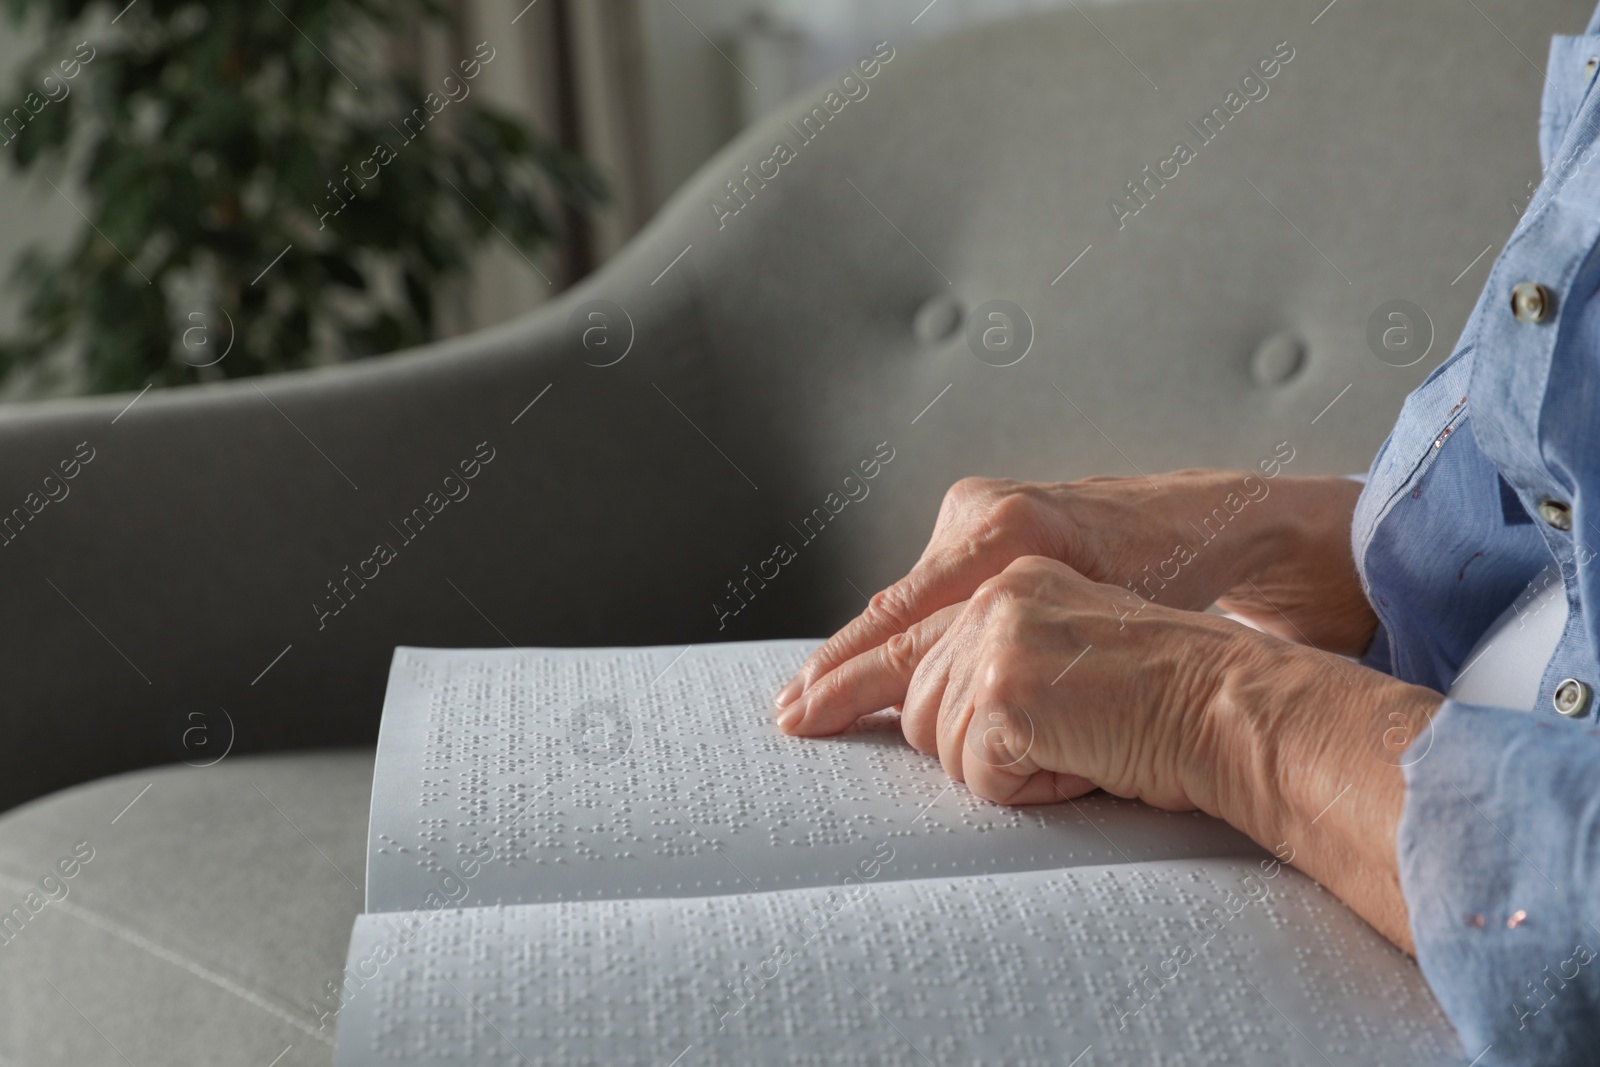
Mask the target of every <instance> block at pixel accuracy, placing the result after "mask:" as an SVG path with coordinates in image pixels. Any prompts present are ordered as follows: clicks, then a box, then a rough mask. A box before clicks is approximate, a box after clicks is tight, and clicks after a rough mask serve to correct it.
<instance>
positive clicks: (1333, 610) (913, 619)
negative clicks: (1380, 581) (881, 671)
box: [776, 470, 1377, 710]
mask: <svg viewBox="0 0 1600 1067" xmlns="http://www.w3.org/2000/svg"><path fill="white" fill-rule="evenodd" d="M1360 489H1361V487H1360V486H1359V485H1358V484H1357V483H1355V482H1352V481H1349V480H1348V479H1344V478H1282V477H1280V478H1277V479H1271V478H1268V477H1266V476H1264V475H1260V474H1254V473H1248V472H1241V471H1217V470H1194V471H1176V472H1173V473H1170V474H1162V475H1157V476H1156V477H1154V478H1143V477H1140V478H1089V479H1086V480H1084V481H1078V482H1066V483H1055V484H1034V483H1025V482H1014V481H1009V480H1004V479H986V478H966V479H963V480H962V481H960V482H957V483H956V484H955V485H954V486H953V487H951V489H950V491H949V492H948V493H946V494H945V498H944V503H943V504H942V505H941V506H940V509H939V517H938V519H937V521H936V522H935V524H934V529H933V535H932V537H931V538H930V539H929V541H928V546H927V548H926V549H924V550H923V553H922V556H921V558H919V559H918V560H917V563H916V565H915V566H914V567H912V569H911V572H910V573H909V574H907V575H906V576H905V577H904V578H902V579H900V580H899V581H898V582H895V583H894V584H893V585H891V586H889V587H888V588H887V589H884V590H883V591H882V592H880V593H878V594H877V595H876V596H874V597H873V598H872V599H871V601H870V602H869V603H868V604H867V607H866V610H864V611H863V612H862V613H861V614H860V615H859V616H858V617H857V618H855V619H854V620H852V621H851V622H850V623H849V624H848V625H846V626H845V627H844V628H843V629H842V630H840V631H839V632H838V633H837V634H835V635H834V636H833V637H832V638H830V639H829V640H828V641H827V642H826V643H825V644H823V645H822V646H821V647H820V648H818V649H817V651H816V652H814V653H813V654H812V655H811V656H810V657H809V658H808V659H807V660H806V662H805V664H804V665H803V666H802V667H801V668H800V671H799V673H798V674H796V675H795V677H794V678H793V679H792V680H791V681H790V682H789V684H788V685H786V686H784V688H783V689H782V690H781V691H780V692H779V693H778V696H777V701H776V702H777V706H778V708H779V709H780V710H781V709H784V708H786V707H787V706H788V705H789V704H791V703H792V702H793V701H794V700H795V699H796V698H797V697H798V696H799V695H800V694H801V693H802V692H803V691H804V690H805V689H806V688H807V687H809V686H810V685H812V684H813V683H815V682H817V681H818V680H820V679H822V678H824V677H825V676H827V675H828V674H829V672H831V671H833V670H835V669H836V668H838V667H839V666H840V665H841V664H843V663H846V662H847V661H849V660H851V659H852V658H854V657H856V656H859V655H861V654H862V653H864V652H867V651H869V650H872V649H875V648H882V647H883V646H884V644H885V642H887V641H889V640H890V639H891V638H892V637H894V636H895V635H897V634H903V633H905V632H906V631H907V630H908V629H909V628H910V627H911V626H913V625H915V624H916V623H919V622H921V621H923V620H925V619H927V618H929V616H931V615H933V614H934V613H935V612H937V611H939V610H941V609H943V608H946V607H949V606H950V605H953V604H958V603H960V602H962V601H964V600H966V599H967V598H968V597H970V596H971V595H972V594H973V591H974V590H976V589H977V588H978V587H979V586H980V585H981V584H982V583H983V582H985V581H987V580H988V579H990V578H993V577H995V576H996V575H998V574H1000V573H1001V572H1002V571H1003V570H1005V568H1006V567H1007V566H1008V565H1009V564H1010V563H1012V562H1013V561H1014V560H1017V559H1019V558H1020V557H1023V556H1043V557H1045V558H1047V559H1052V560H1056V561H1058V562H1062V563H1065V564H1067V565H1068V566H1070V567H1072V568H1073V569H1074V570H1076V571H1078V572H1080V573H1081V574H1083V575H1084V576H1086V577H1088V578H1091V579H1093V580H1095V581H1097V582H1105V583H1108V584H1112V585H1118V586H1123V587H1124V593H1125V594H1126V593H1127V588H1128V587H1130V586H1131V587H1132V588H1133V590H1134V591H1135V592H1137V593H1138V595H1139V596H1140V597H1143V598H1145V599H1147V600H1152V601H1155V602H1157V603H1159V604H1161V605H1164V606H1167V607H1175V608H1184V609H1190V610H1200V609H1203V608H1205V607H1207V606H1209V605H1210V604H1212V603H1213V602H1218V601H1220V602H1221V604H1222V606H1224V607H1226V608H1228V609H1229V610H1231V611H1235V612H1237V613H1239V614H1241V615H1244V616H1245V617H1247V618H1249V619H1251V621H1253V622H1255V623H1256V624H1257V625H1259V626H1261V627H1262V628H1263V629H1266V630H1268V631H1269V632H1271V633H1274V634H1276V635H1277V636H1279V637H1283V638H1285V639H1287V640H1290V641H1297V642H1303V643H1306V644H1311V645H1315V646H1317V647H1321V648H1327V649H1330V650H1332V651H1336V652H1342V653H1346V654H1358V653H1360V652H1361V651H1362V650H1363V649H1364V648H1365V647H1366V644H1367V642H1368V641H1369V640H1370V639H1371V636H1372V633H1373V630H1374V629H1375V628H1376V626H1377V618H1376V616H1374V615H1373V614H1372V609H1371V607H1370V606H1369V605H1368V604H1367V601H1366V598H1365V595H1364V594H1363V592H1362V590H1361V586H1360V581H1359V579H1358V577H1357V575H1356V571H1355V565H1354V563H1353V561H1352V560H1351V556H1350V545H1349V539H1350V538H1349V531H1350V515H1351V512H1352V511H1353V509H1354V507H1355V502H1356V498H1357V496H1358V495H1359V494H1360ZM1207 538H1210V539H1209V540H1207Z"/></svg>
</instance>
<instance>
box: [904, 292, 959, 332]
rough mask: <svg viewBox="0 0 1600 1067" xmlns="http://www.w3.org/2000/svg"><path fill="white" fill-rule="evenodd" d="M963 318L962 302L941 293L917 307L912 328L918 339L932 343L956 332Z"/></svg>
mask: <svg viewBox="0 0 1600 1067" xmlns="http://www.w3.org/2000/svg"><path fill="white" fill-rule="evenodd" d="M961 318H962V315H961V305H960V303H958V302H957V301H956V300H955V299H954V298H952V297H948V296H945V295H943V294H940V295H939V296H935V297H930V298H929V299H928V300H927V301H926V302H924V303H923V305H922V306H921V307H919V308H918V309H917V313H916V315H915V316H914V317H913V318H912V320H911V330H912V332H913V333H915V334H916V336H917V340H919V341H921V342H922V343H923V344H926V345H931V344H934V343H935V342H938V341H943V340H944V339H945V338H946V337H949V336H950V335H951V334H953V333H955V332H956V330H958V329H959V328H960V327H961Z"/></svg>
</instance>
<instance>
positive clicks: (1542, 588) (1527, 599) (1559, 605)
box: [1449, 568, 1567, 711]
mask: <svg viewBox="0 0 1600 1067" xmlns="http://www.w3.org/2000/svg"><path fill="white" fill-rule="evenodd" d="M1566 625H1567V597H1566V590H1565V588H1564V587H1563V584H1562V582H1561V577H1560V574H1559V573H1558V572H1557V571H1556V570H1555V569H1554V568H1549V569H1547V570H1545V571H1542V572H1540V574H1539V575H1538V576H1537V577H1536V578H1534V580H1533V581H1532V582H1531V583H1529V585H1528V588H1527V589H1525V590H1523V592H1522V593H1521V594H1519V595H1518V596H1517V599H1516V600H1514V601H1513V602H1512V604H1511V606H1510V607H1508V608H1506V610H1505V611H1503V612H1501V614H1500V617H1499V618H1498V619H1496V620H1495V621H1494V623H1493V625H1491V626H1490V627H1489V629H1488V630H1486V631H1485V632H1484V635H1483V636H1482V637H1480V638H1479V639H1478V643H1477V644H1476V645H1474V646H1473V648H1472V651H1471V652H1469V653H1468V654H1467V658H1466V659H1465V660H1464V661H1462V662H1463V665H1464V667H1463V670H1462V672H1461V673H1460V674H1458V675H1456V680H1455V681H1454V682H1453V683H1452V684H1451V686H1450V693H1449V696H1450V699H1452V700H1459V701H1462V702H1463V703H1467V704H1487V705H1490V706H1492V707H1498V708H1516V709H1518V710H1519V711H1532V710H1533V706H1534V704H1535V703H1536V702H1537V701H1538V699H1539V683H1540V682H1541V681H1542V680H1543V678H1544V672H1545V668H1546V667H1547V666H1549V664H1550V657H1551V656H1553V655H1555V651H1556V646H1557V645H1558V644H1560V643H1561V632H1562V631H1563V630H1564V629H1565V628H1566Z"/></svg>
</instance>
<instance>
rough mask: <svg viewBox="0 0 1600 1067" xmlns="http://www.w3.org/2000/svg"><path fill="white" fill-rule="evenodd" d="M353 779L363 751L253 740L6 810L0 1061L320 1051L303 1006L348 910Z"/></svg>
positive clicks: (84, 1063)
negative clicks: (274, 750)
mask: <svg viewBox="0 0 1600 1067" xmlns="http://www.w3.org/2000/svg"><path fill="white" fill-rule="evenodd" d="M146 786H148V787H149V788H148V790H146ZM371 788H372V753H371V751H370V750H357V751H344V752H321V753H316V754H307V755H295V756H255V757H244V758H240V759H233V758H229V759H227V760H224V761H223V762H222V763H219V764H217V765H216V766H214V767H208V768H195V767H185V766H178V767H171V768H164V769H161V770H157V771H144V772H138V773H134V774H125V775H118V776H116V777H113V778H106V779H102V780H101V781H98V782H94V783H92V784H90V785H84V786H78V787H77V788H74V789H69V790H67V791H65V792H63V793H59V794H57V795H55V796H53V797H50V798H49V799H47V800H44V801H40V802H38V803H34V804H30V805H26V806H24V807H21V808H18V809H17V810H15V811H13V812H11V813H10V814H8V815H7V816H6V818H5V820H4V821H3V823H0V923H4V925H0V1064H5V1065H10V1064H26V1065H29V1067H33V1065H35V1064H70V1065H72V1067H99V1065H101V1064H104V1065H106V1067H111V1065H113V1064H115V1065H117V1067H127V1064H128V1063H129V1062H131V1063H134V1064H138V1065H139V1067H144V1065H147V1064H148V1065H152V1067H153V1065H156V1064H162V1065H167V1067H173V1065H189V1064H193V1065H197V1067H198V1065H201V1064H204V1065H207V1067H233V1065H237V1067H266V1065H267V1064H268V1063H270V1062H271V1061H272V1059H273V1057H274V1056H277V1055H278V1054H279V1053H282V1052H283V1051H284V1050H285V1049H286V1048H289V1046H291V1045H292V1046H293V1048H292V1049H290V1050H289V1052H288V1054H287V1055H285V1056H284V1057H283V1059H282V1060H280V1061H279V1062H278V1067H307V1065H313V1064H316V1065H326V1064H329V1063H332V1061H333V1046H332V1042H333V1036H334V1032H335V1029H336V1026H337V1018H336V1017H333V1018H327V1017H320V1016H319V1015H318V1011H317V1008H318V1006H319V1005H326V1004H327V1003H328V993H327V989H326V988H325V984H326V983H327V982H329V981H330V980H334V979H336V978H337V977H338V976H339V973H340V970H341V968H342V967H343V965H344V952H345V946H346V945H348V944H349V940H350V924H351V923H352V922H354V920H355V917H356V915H357V914H358V913H359V912H360V910H361V902H362V893H361V890H360V888H358V887H362V886H364V881H363V876H364V874H365V857H366V816H367V802H368V798H369V796H370V794H371ZM136 798H137V799H136ZM130 802H131V803H132V807H129V806H128V805H129V804H130ZM84 843H87V846H88V848H87V849H83V850H80V851H79V852H78V853H77V855H80V856H81V855H84V854H90V855H91V858H90V859H89V861H88V862H87V863H84V864H82V865H81V866H80V867H78V868H77V869H76V870H75V873H74V874H73V876H72V877H70V878H62V877H61V875H60V869H59V868H58V866H57V865H58V864H59V863H60V862H61V861H62V860H63V859H69V858H72V857H74V850H75V849H77V848H78V847H79V846H80V845H82V844H84ZM52 877H53V881H47V879H51V878H52ZM347 879H348V880H347ZM41 886H42V887H43V888H41ZM30 893H36V894H37V895H36V896H35V897H34V898H33V899H32V901H31V903H30V901H29V894H30ZM52 898H53V899H52ZM47 899H48V900H49V901H50V902H49V903H44V901H45V900H47ZM80 1012H81V1013H82V1014H81V1015H80V1014H79V1013H80ZM322 1022H326V1024H327V1025H325V1026H323V1025H320V1024H321V1023H322ZM123 1057H126V1060H125V1059H123Z"/></svg>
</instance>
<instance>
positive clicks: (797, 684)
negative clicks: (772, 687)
mask: <svg viewBox="0 0 1600 1067" xmlns="http://www.w3.org/2000/svg"><path fill="white" fill-rule="evenodd" d="M805 687H806V683H805V679H803V678H801V677H800V676H799V675H798V674H797V675H795V676H794V677H793V678H790V679H789V684H788V685H786V686H784V687H783V688H782V689H780V690H778V695H777V696H776V697H775V698H774V699H773V701H772V703H773V704H774V705H775V706H777V707H779V708H786V707H788V706H789V705H790V704H791V703H793V701H794V698H795V697H797V696H799V695H800V691H801V690H802V689H804V688H805Z"/></svg>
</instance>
